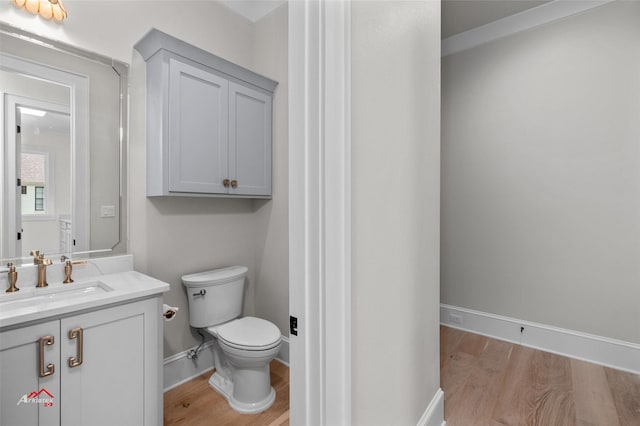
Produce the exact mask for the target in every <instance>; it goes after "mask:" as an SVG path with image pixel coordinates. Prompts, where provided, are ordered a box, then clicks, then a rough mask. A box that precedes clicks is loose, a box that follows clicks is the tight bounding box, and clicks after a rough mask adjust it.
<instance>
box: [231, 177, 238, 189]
mask: <svg viewBox="0 0 640 426" xmlns="http://www.w3.org/2000/svg"><path fill="white" fill-rule="evenodd" d="M231 187H232V188H237V187H238V181H237V180H235V179H234V180H232V181H231Z"/></svg>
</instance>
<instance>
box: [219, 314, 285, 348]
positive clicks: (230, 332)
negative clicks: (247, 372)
mask: <svg viewBox="0 0 640 426" xmlns="http://www.w3.org/2000/svg"><path fill="white" fill-rule="evenodd" d="M218 337H219V338H221V339H222V340H224V341H226V342H228V343H229V344H231V345H232V346H244V347H264V346H273V344H274V343H277V342H278V341H279V340H280V330H279V329H278V327H276V326H275V324H273V323H271V322H269V321H267V320H263V319H260V318H255V317H244V318H240V319H237V320H235V321H231V322H229V323H227V324H223V325H221V326H220V327H218Z"/></svg>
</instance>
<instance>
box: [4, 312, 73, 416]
mask: <svg viewBox="0 0 640 426" xmlns="http://www.w3.org/2000/svg"><path fill="white" fill-rule="evenodd" d="M41 338H44V339H43V340H42V343H41ZM60 343H61V342H60V326H59V321H50V322H46V323H43V324H37V325H32V326H28V327H22V328H16V329H13V330H8V331H2V332H0V425H3V426H23V425H39V426H50V425H51V426H53V425H59V424H60V401H61V399H62V398H61V395H60V373H61V371H62V368H61V365H60V362H59V359H60ZM41 345H42V358H41V357H40V346H41ZM49 365H51V366H52V367H49ZM41 368H42V370H43V371H41ZM42 376H44V377H42ZM28 398H30V399H28ZM34 398H35V399H36V400H39V401H40V402H36V401H35V400H34Z"/></svg>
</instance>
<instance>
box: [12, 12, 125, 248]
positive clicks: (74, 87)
mask: <svg viewBox="0 0 640 426" xmlns="http://www.w3.org/2000/svg"><path fill="white" fill-rule="evenodd" d="M0 33H3V34H4V35H7V36H11V37H16V38H19V39H21V40H25V41H27V42H30V43H34V44H36V45H38V46H44V47H47V48H50V49H53V50H57V51H60V52H63V53H67V54H71V55H74V56H78V57H81V58H83V59H87V60H90V61H93V62H97V63H100V64H103V65H106V66H109V67H111V68H112V69H113V71H114V72H115V73H116V75H117V76H118V78H119V89H120V90H119V91H120V93H119V95H120V100H119V107H120V110H119V156H118V157H119V164H118V167H119V170H118V176H119V188H118V196H119V199H118V201H119V222H118V223H119V232H118V234H119V235H118V242H117V243H116V244H115V245H114V246H112V247H110V248H108V247H106V248H100V249H96V250H90V246H89V244H90V221H89V215H90V174H89V173H90V167H89V162H90V158H89V150H90V146H89V144H90V137H89V136H90V134H89V120H90V115H89V84H88V77H87V76H81V75H78V74H75V75H74V74H72V73H69V72H67V71H64V70H60V69H58V68H55V67H53V66H49V65H46V64H42V63H36V62H33V61H31V60H27V59H24V58H19V57H16V56H13V55H10V54H5V53H3V52H0V69H3V70H5V71H9V72H18V73H20V74H23V75H26V76H29V77H34V78H39V79H42V80H48V81H51V82H53V83H54V84H61V85H64V86H67V87H69V90H70V95H71V96H70V109H71V116H72V125H71V151H72V163H73V171H72V182H73V185H72V217H73V222H74V229H79V230H81V232H80V233H79V234H80V235H81V236H83V237H82V238H78V240H79V241H78V242H77V243H76V246H75V247H74V251H73V253H74V254H80V253H104V252H109V253H110V252H112V251H114V249H115V248H116V247H117V246H121V247H122V249H121V250H118V252H122V253H125V252H126V251H127V246H126V245H127V239H126V222H125V220H126V218H127V215H126V211H127V205H126V173H125V171H126V170H127V168H126V160H127V158H126V151H127V142H128V141H127V136H128V69H129V66H128V65H127V64H126V63H124V62H120V61H117V60H115V59H112V58H109V57H107V56H103V55H100V54H97V53H94V52H89V51H86V50H84V49H80V48H77V47H75V46H71V45H69V44H66V43H63V42H59V41H56V40H51V39H48V38H45V37H42V36H38V35H35V34H32V33H30V32H27V31H24V30H21V29H19V28H15V27H13V26H11V25H9V24H6V23H3V22H0ZM1 103H2V105H0V111H1V112H2V114H4V111H3V108H4V102H1ZM9 124H10V123H9ZM9 148H10V147H9ZM10 154H11V152H7V156H9V155H10ZM4 155H5V153H4V149H3V150H0V161H2V164H5V158H4ZM9 167H12V166H9ZM13 167H14V168H15V165H14V166H13ZM10 172H11V171H10V170H9V174H10ZM14 174H15V173H14ZM4 179H5V174H3V175H2V176H0V183H1V186H2V192H3V193H4V194H3V195H4V197H3V199H4V200H8V201H5V206H4V208H3V209H2V210H3V212H2V213H1V214H2V216H6V217H1V220H0V223H1V224H2V225H0V226H1V229H2V231H3V233H6V232H7V231H8V230H9V229H13V228H15V222H16V220H15V217H13V219H12V216H13V215H11V214H7V212H14V211H16V208H15V207H16V206H15V200H13V201H11V200H10V198H12V197H8V194H7V193H6V192H7V191H8V189H9V185H8V182H4ZM81 194H83V195H84V197H78V195H81ZM80 198H83V199H82V200H81V199H80ZM11 205H13V207H11ZM7 206H8V208H7ZM12 225H13V228H12ZM5 227H6V228H5ZM75 235H76V234H75V232H74V238H76V237H75ZM3 240H5V241H6V240H8V239H6V238H3ZM3 244H5V243H3ZM7 246H8V244H7ZM7 246H5V247H3V256H2V257H3V258H7V257H8V256H6V255H5V254H6V253H7V251H6V250H7ZM34 248H37V247H34ZM20 258H21V254H17V256H15V259H16V260H17V259H20ZM29 259H30V258H29Z"/></svg>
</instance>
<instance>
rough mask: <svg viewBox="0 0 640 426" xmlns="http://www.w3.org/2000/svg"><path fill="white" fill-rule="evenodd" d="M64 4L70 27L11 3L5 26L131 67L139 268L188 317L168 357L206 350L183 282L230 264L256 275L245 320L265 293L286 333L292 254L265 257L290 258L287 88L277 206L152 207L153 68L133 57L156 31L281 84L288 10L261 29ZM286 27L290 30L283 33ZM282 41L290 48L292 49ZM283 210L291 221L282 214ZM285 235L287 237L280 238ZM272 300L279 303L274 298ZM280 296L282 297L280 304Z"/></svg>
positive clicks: (231, 16) (186, 13) (199, 17)
mask: <svg viewBox="0 0 640 426" xmlns="http://www.w3.org/2000/svg"><path fill="white" fill-rule="evenodd" d="M65 6H66V8H67V11H68V13H69V17H68V19H67V20H66V21H65V22H64V23H63V24H56V23H53V22H46V21H44V20H42V19H40V18H38V17H35V16H31V15H29V14H28V13H24V12H23V11H20V10H17V9H15V8H14V7H13V6H12V5H11V4H9V3H3V4H1V5H0V20H2V21H5V22H9V23H11V24H12V25H15V26H19V27H23V28H25V29H27V30H30V31H32V32H36V33H41V34H42V35H45V36H47V37H50V38H54V39H58V40H61V41H65V42H68V43H70V44H73V45H75V46H78V47H82V48H85V49H87V50H91V51H95V52H98V53H101V54H103V55H108V56H112V57H114V58H116V59H119V60H121V61H124V62H127V63H130V64H131V68H130V70H129V71H130V75H129V76H130V79H129V83H130V127H129V176H128V178H129V179H128V182H129V185H128V190H129V252H131V253H133V254H134V259H135V268H136V270H139V271H141V272H144V273H147V274H149V275H152V276H154V277H156V278H158V279H161V280H163V281H166V282H168V283H170V284H171V290H170V291H169V293H167V294H165V297H164V299H165V302H166V303H169V304H172V305H176V306H179V307H180V308H181V311H180V315H178V317H177V318H176V319H175V320H174V321H172V322H170V323H166V325H165V347H164V356H165V357H168V356H170V355H172V354H174V353H177V352H181V351H183V350H185V349H187V348H190V347H193V346H195V345H197V344H198V343H199V337H198V336H197V335H196V334H195V333H193V332H192V331H191V330H190V328H189V320H188V309H187V299H186V293H185V291H184V289H183V287H182V284H181V282H180V277H181V276H182V275H183V274H186V273H190V272H196V271H201V270H205V269H210V268H216V267H221V266H226V265H231V264H242V265H246V266H247V267H248V268H249V280H248V282H249V285H248V289H247V292H246V298H245V313H246V314H253V313H254V312H256V310H257V308H256V306H254V300H255V299H254V294H256V291H257V290H256V288H259V292H260V293H259V294H260V295H261V296H264V297H263V299H264V300H265V301H266V304H265V307H264V308H260V309H259V310H260V312H261V313H263V314H264V317H265V318H267V319H270V320H272V321H274V322H275V323H276V324H278V325H279V326H280V327H281V331H282V332H283V333H285V334H287V321H286V320H285V319H284V318H287V317H288V313H287V312H288V301H287V299H286V295H287V292H288V279H287V273H286V270H287V263H286V262H287V260H286V259H287V256H286V254H283V255H282V256H281V255H276V256H272V255H267V254H265V255H264V256H263V253H266V251H267V250H279V251H284V252H285V253H286V247H287V241H288V236H287V235H286V226H285V225H282V223H283V221H284V223H285V224H286V220H287V218H286V207H283V206H286V203H287V200H286V193H287V188H286V182H287V175H286V169H287V164H286V155H283V154H282V152H283V151H284V152H286V150H287V135H286V117H283V116H282V114H286V111H287V106H286V96H287V91H286V83H285V84H282V85H281V86H279V88H278V89H277V92H276V99H275V100H274V106H275V108H274V116H275V117H274V123H275V125H274V161H275V163H274V166H275V167H274V169H275V168H276V167H277V168H278V170H274V195H277V198H276V197H275V196H274V200H273V201H272V202H254V201H252V200H232V199H202V198H154V199H148V198H146V196H145V167H146V156H145V147H146V140H145V137H146V135H145V99H146V80H145V72H146V66H145V63H144V61H143V60H142V58H141V57H140V56H139V55H138V53H137V52H134V51H133V50H132V46H133V45H134V44H135V42H137V41H138V40H139V39H140V38H141V37H142V36H143V35H144V34H145V33H146V32H147V31H148V30H149V29H150V28H151V27H152V26H153V27H155V28H158V29H159V30H162V31H165V32H167V33H169V34H171V35H173V36H176V37H179V38H181V39H183V40H185V41H187V42H189V43H192V44H194V45H196V46H198V47H201V48H203V49H205V50H208V51H210V52H212V53H214V54H216V55H218V56H221V57H223V58H225V59H227V60H229V61H232V62H235V63H237V64H238V65H241V66H244V67H247V68H250V69H254V70H256V71H257V72H261V71H264V73H265V74H266V75H267V76H268V77H271V78H274V79H275V80H278V81H281V78H282V79H286V62H285V64H284V65H282V64H281V63H280V61H283V60H284V61H286V56H284V57H283V56H282V49H285V50H284V52H285V53H286V21H284V22H282V16H285V17H286V6H285V7H284V9H282V8H280V9H278V10H276V11H275V12H273V15H270V16H268V17H267V18H265V19H268V22H270V23H264V24H263V23H259V24H257V25H255V26H254V24H252V23H251V22H249V21H248V20H246V19H244V18H242V17H240V16H239V15H236V14H235V13H233V12H231V11H230V10H229V9H227V8H226V7H224V6H222V5H221V4H219V3H217V2H203V1H161V2H146V1H119V2H117V4H114V3H105V2H74V1H68V2H65ZM270 25H273V27H272V28H270ZM279 25H283V28H282V30H280V29H279V28H278V26H279ZM271 31H273V32H274V34H276V35H274V40H275V41H273V42H271V41H270V40H268V38H269V37H270V34H271ZM282 31H284V33H283V32H282ZM258 36H260V39H259V40H258ZM283 37H285V38H284V41H282V40H283ZM281 43H284V44H285V45H284V47H283V46H281V45H280V44H281ZM259 48H260V49H263V48H264V49H267V50H268V51H271V52H273V54H274V55H277V56H276V57H277V61H276V60H275V59H274V58H273V57H270V56H269V55H263V54H262V53H260V54H258V52H257V50H258V49H259ZM282 70H284V72H285V73H284V74H282ZM281 83H282V81H281ZM283 87H284V89H283ZM280 90H282V91H281V92H280ZM283 99H284V100H283ZM283 102H284V103H283ZM283 120H284V121H283ZM283 123H284V124H283ZM283 128H284V129H285V131H284V132H283V130H282V129H283ZM283 170H284V174H283V172H282V171H283ZM283 194H284V196H283ZM271 204H272V205H271ZM283 209H284V212H285V216H282V215H281V212H282V211H283ZM269 210H271V213H268V211H269ZM282 227H284V231H283V232H285V234H283V235H279V229H280V228H282ZM279 262H281V263H279ZM265 263H268V265H267V266H265V265H264V264H265ZM259 269H260V270H262V271H264V274H265V279H264V280H263V281H262V280H261V278H260V277H259V276H258V270H259ZM274 271H277V272H274ZM261 282H264V284H260V283H261ZM273 295H275V297H276V298H278V300H275V301H274V300H270V298H272V297H273ZM281 297H282V298H284V299H283V300H280V299H279V298H281Z"/></svg>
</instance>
